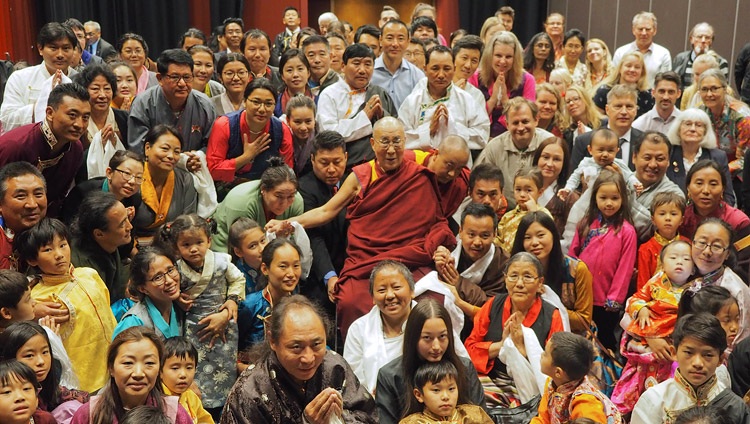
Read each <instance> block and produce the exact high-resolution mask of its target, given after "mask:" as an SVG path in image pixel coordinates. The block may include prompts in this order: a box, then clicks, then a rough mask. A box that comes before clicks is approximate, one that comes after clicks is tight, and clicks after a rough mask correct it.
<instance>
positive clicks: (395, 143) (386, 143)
mask: <svg viewBox="0 0 750 424" xmlns="http://www.w3.org/2000/svg"><path fill="white" fill-rule="evenodd" d="M402 141H403V140H401V137H396V138H394V139H393V140H388V139H387V138H381V139H379V140H378V144H379V145H380V147H382V148H384V149H386V150H388V149H390V148H391V147H393V148H394V149H395V150H401V148H402V145H401V142H402Z"/></svg>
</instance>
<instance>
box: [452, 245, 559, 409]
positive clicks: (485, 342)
mask: <svg viewBox="0 0 750 424" xmlns="http://www.w3.org/2000/svg"><path fill="white" fill-rule="evenodd" d="M544 275H545V274H544V267H543V265H542V263H541V262H540V261H539V260H538V259H537V258H536V256H534V255H533V254H531V253H526V252H521V253H516V254H515V255H513V256H512V257H511V258H510V260H509V261H508V262H507V264H506V268H505V284H506V286H507V289H508V293H507V294H502V295H497V296H495V297H493V298H492V299H490V300H488V301H487V302H486V303H485V304H484V306H482V308H481V309H480V310H479V312H478V313H477V315H476V316H475V317H474V330H472V332H471V335H470V336H469V337H468V338H467V339H466V350H468V351H469V355H471V361H472V362H473V364H474V366H475V367H476V369H477V371H478V372H479V376H480V381H481V382H482V384H483V386H484V392H485V399H486V402H487V406H488V407H498V406H499V407H504V408H514V407H518V406H521V405H523V404H526V403H527V402H528V401H529V400H530V399H532V398H534V396H536V395H538V394H539V392H540V387H539V386H538V385H537V384H536V383H535V382H529V381H521V380H518V381H516V380H515V379H522V378H524V377H520V376H519V374H518V373H514V371H517V370H519V371H520V370H523V369H524V368H528V363H533V362H532V361H539V357H540V356H541V352H542V351H543V346H545V345H546V343H547V340H548V339H549V337H550V336H551V335H552V334H553V333H555V332H558V331H563V320H562V318H561V315H560V311H558V310H557V308H556V307H555V306H553V305H552V304H550V303H547V302H546V301H545V300H542V297H541V294H542V291H543V290H544V282H545V278H544ZM524 328H526V329H531V330H532V331H533V333H534V336H535V337H533V340H530V339H529V338H528V337H524ZM511 341H512V342H511ZM528 341H533V343H531V344H529V345H527V342H528ZM511 375H515V377H511ZM535 377H536V376H535ZM532 380H533V378H532ZM520 383H527V384H523V386H525V387H526V389H524V390H521V389H520V388H521V387H522V386H521V384H520ZM532 386H533V387H532Z"/></svg>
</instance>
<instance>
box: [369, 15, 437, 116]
mask: <svg viewBox="0 0 750 424" xmlns="http://www.w3.org/2000/svg"><path fill="white" fill-rule="evenodd" d="M408 46H409V28H408V27H407V26H406V24H405V23H403V22H401V21H398V20H391V21H388V22H386V23H385V25H383V28H382V30H381V33H380V52H381V55H380V56H379V57H378V58H377V59H375V70H374V72H373V74H372V83H373V84H377V85H379V86H380V87H382V88H383V89H385V91H387V92H388V94H389V95H390V96H391V98H392V99H393V103H394V104H395V106H396V108H399V107H401V104H402V103H403V102H404V100H405V99H406V96H408V95H409V93H411V92H412V90H413V89H414V87H415V86H416V85H417V83H418V82H419V80H421V79H422V78H424V75H425V74H424V72H422V70H421V69H419V68H417V67H416V66H415V65H413V64H412V63H411V62H409V61H408V60H404V53H405V52H406V49H407V47H408Z"/></svg>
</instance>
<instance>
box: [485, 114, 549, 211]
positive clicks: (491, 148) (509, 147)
mask: <svg viewBox="0 0 750 424" xmlns="http://www.w3.org/2000/svg"><path fill="white" fill-rule="evenodd" d="M551 137H554V135H552V133H550V132H549V131H546V130H543V129H541V128H537V129H536V131H535V132H534V137H533V138H532V139H531V142H530V143H529V147H527V148H526V149H524V150H520V149H518V148H517V147H516V145H515V144H513V140H512V139H511V133H510V131H506V132H504V133H502V134H500V135H499V136H497V137H495V138H493V139H492V140H490V141H489V143H487V147H485V148H484V150H483V151H482V154H481V155H479V159H477V162H476V164H477V165H478V164H480V163H484V162H488V163H491V164H493V165H495V166H497V167H498V168H500V170H502V171H503V179H504V181H503V194H504V195H505V197H506V198H507V199H508V210H510V209H513V208H515V207H516V201H515V197H514V196H513V178H514V176H515V175H516V172H518V170H519V169H521V168H524V167H530V166H531V160H532V159H533V158H534V153H536V149H537V148H538V147H539V145H540V144H541V143H542V141H544V140H546V139H548V138H551Z"/></svg>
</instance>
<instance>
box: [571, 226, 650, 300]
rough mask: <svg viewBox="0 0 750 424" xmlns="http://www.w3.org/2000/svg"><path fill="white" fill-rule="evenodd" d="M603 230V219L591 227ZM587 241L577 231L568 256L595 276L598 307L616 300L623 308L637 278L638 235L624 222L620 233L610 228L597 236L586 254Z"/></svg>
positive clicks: (594, 284)
mask: <svg viewBox="0 0 750 424" xmlns="http://www.w3.org/2000/svg"><path fill="white" fill-rule="evenodd" d="M600 227H601V222H600V221H599V220H596V221H594V222H593V223H592V224H591V229H592V230H593V229H596V228H600ZM584 241H585V238H584V239H581V238H580V237H579V235H578V231H576V235H575V238H573V243H572V244H571V245H570V250H569V252H568V254H569V255H570V256H573V257H576V258H578V259H580V260H582V261H583V262H584V263H585V264H586V265H587V266H588V267H589V271H591V275H592V276H593V277H594V280H593V284H592V285H593V288H594V305H595V306H604V302H605V301H606V300H608V299H609V300H614V301H616V302H618V303H620V304H622V305H624V304H625V297H626V296H627V293H628V287H629V286H630V278H631V277H632V276H633V269H634V267H635V258H636V254H637V247H636V246H637V243H638V236H637V234H636V232H635V228H633V225H632V224H631V223H629V222H627V221H626V222H623V224H622V228H620V231H617V232H615V230H614V229H612V228H610V229H609V230H608V231H607V232H606V233H605V234H602V235H598V236H595V237H594V238H593V239H592V240H591V241H590V242H589V244H588V245H587V246H586V248H585V249H583V251H581V247H582V246H583V242H584Z"/></svg>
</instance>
